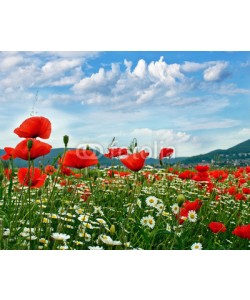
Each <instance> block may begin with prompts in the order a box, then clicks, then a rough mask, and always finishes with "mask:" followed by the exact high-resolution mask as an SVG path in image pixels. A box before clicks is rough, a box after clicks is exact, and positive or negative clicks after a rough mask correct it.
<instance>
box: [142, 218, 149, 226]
mask: <svg viewBox="0 0 250 300" xmlns="http://www.w3.org/2000/svg"><path fill="white" fill-rule="evenodd" d="M141 224H142V226H147V225H148V217H143V218H142V219H141Z"/></svg>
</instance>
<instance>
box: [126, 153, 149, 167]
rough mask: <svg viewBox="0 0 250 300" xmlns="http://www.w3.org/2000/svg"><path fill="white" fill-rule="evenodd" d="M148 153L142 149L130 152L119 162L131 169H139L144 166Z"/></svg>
mask: <svg viewBox="0 0 250 300" xmlns="http://www.w3.org/2000/svg"><path fill="white" fill-rule="evenodd" d="M148 155H149V153H148V152H146V151H144V150H142V151H140V152H138V153H134V154H130V155H128V156H126V157H125V158H122V159H121V162H122V163H123V164H124V166H126V167H127V168H128V169H130V170H131V171H135V172H137V171H139V170H141V169H142V168H143V167H144V163H145V159H146V157H147V156H148Z"/></svg>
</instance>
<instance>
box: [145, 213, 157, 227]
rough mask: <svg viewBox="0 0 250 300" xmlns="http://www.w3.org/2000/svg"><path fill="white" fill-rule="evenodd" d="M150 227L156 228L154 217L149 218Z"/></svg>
mask: <svg viewBox="0 0 250 300" xmlns="http://www.w3.org/2000/svg"><path fill="white" fill-rule="evenodd" d="M147 225H148V227H149V228H151V229H153V228H154V227H155V220H154V217H152V216H150V215H149V216H148V224H147Z"/></svg>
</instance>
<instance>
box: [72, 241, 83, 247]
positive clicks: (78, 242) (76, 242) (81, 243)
mask: <svg viewBox="0 0 250 300" xmlns="http://www.w3.org/2000/svg"><path fill="white" fill-rule="evenodd" d="M73 243H74V244H76V245H77V246H78V245H83V242H81V241H73Z"/></svg>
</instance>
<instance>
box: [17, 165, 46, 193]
mask: <svg viewBox="0 0 250 300" xmlns="http://www.w3.org/2000/svg"><path fill="white" fill-rule="evenodd" d="M17 176H18V181H19V183H20V184H21V185H24V186H29V181H30V187H31V188H40V187H41V186H43V185H44V182H45V179H46V177H47V175H46V174H43V173H42V171H41V170H40V169H38V168H34V169H30V170H29V169H28V168H20V169H19V170H18V174H17Z"/></svg>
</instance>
